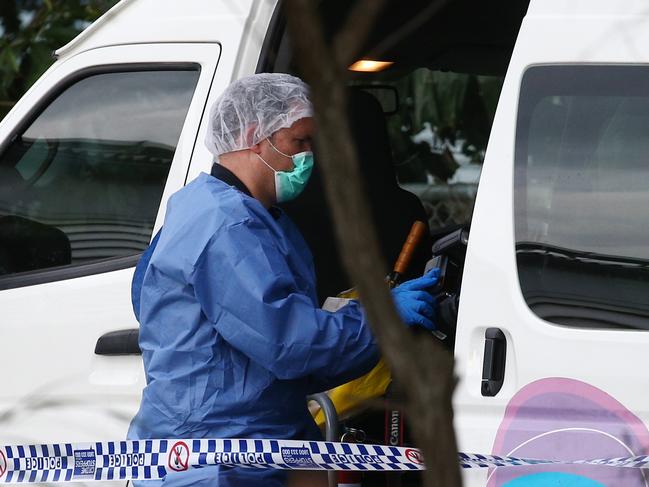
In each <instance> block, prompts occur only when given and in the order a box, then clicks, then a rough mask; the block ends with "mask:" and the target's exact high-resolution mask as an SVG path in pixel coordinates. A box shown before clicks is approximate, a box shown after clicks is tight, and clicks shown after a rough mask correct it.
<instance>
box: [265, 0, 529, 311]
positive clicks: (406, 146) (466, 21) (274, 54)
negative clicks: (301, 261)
mask: <svg viewBox="0 0 649 487" xmlns="http://www.w3.org/2000/svg"><path fill="white" fill-rule="evenodd" d="M354 3H355V2H350V1H349V0H322V1H321V2H320V3H319V9H320V13H321V18H322V20H323V26H324V30H325V34H326V35H327V37H328V38H332V37H333V36H334V35H335V33H336V32H337V31H338V30H339V29H340V27H341V26H342V24H343V22H344V20H345V19H346V16H347V14H348V12H349V11H350V9H351V7H352V6H353V5H354ZM528 3H529V0H522V1H516V0H501V1H499V2H475V1H469V0H446V1H442V2H441V3H437V2H431V1H430V0H409V1H407V2H404V1H398V0H387V2H386V5H385V6H384V8H383V10H382V12H381V14H380V16H379V18H378V19H377V21H376V22H375V25H374V28H373V29H372V31H371V33H370V35H369V36H368V39H367V42H366V43H365V45H364V48H363V49H362V52H363V53H364V54H363V55H361V56H359V59H363V58H370V59H374V60H380V61H390V62H392V63H393V64H392V65H391V66H389V67H388V68H387V69H384V70H382V71H379V72H350V78H349V80H350V81H349V85H350V97H349V98H350V102H349V103H350V119H351V120H350V121H351V122H352V129H353V132H354V133H353V136H354V138H355V140H356V142H357V147H358V156H359V162H360V164H361V166H362V168H363V169H364V171H363V174H364V175H365V177H366V179H367V181H366V183H367V186H368V187H369V188H370V189H369V197H370V201H371V204H372V210H373V214H374V220H375V223H376V224H377V229H378V233H379V236H380V238H381V240H382V242H381V245H382V250H383V254H384V257H385V262H384V263H381V264H380V265H382V266H384V267H385V269H386V273H387V272H389V270H390V268H391V265H392V264H393V263H394V261H395V260H396V257H397V256H398V253H399V250H400V249H401V245H402V243H403V241H404V240H405V238H406V236H407V233H408V229H409V228H410V225H411V224H412V221H411V220H412V219H418V218H420V215H424V218H427V220H428V221H427V223H428V226H429V228H430V232H431V238H430V239H429V240H428V241H427V242H426V244H425V248H423V249H420V252H419V255H417V256H416V258H415V259H414V260H413V263H412V265H411V275H409V276H407V277H415V276H417V275H420V274H421V272H422V271H423V266H424V264H425V262H426V260H427V259H428V258H430V255H431V252H430V249H431V244H432V242H434V241H435V240H437V239H439V238H441V237H442V236H444V235H446V234H448V233H450V232H452V231H454V230H456V229H458V228H460V227H468V226H469V224H470V215H471V212H472V209H473V201H474V198H475V192H476V190H477V178H478V177H479V170H480V169H479V168H481V163H482V158H483V156H484V149H485V148H486V142H487V140H488V137H489V131H490V129H491V123H492V122H493V115H494V113H495V106H496V103H497V99H498V96H499V93H500V88H501V86H502V81H503V78H504V75H505V72H506V69H507V65H508V64H509V60H510V57H511V54H512V50H513V47H514V42H515V40H516V36H517V34H518V30H519V28H520V25H521V22H522V19H523V17H524V15H525V12H526V11H527V7H528ZM283 15H284V13H283V11H282V8H281V5H280V7H279V8H278V9H277V11H276V13H275V15H274V18H273V21H272V22H271V28H270V31H269V34H268V35H267V37H266V40H265V43H264V48H263V49H262V54H261V57H260V60H259V64H258V67H257V71H259V72H263V71H266V72H289V73H295V74H298V75H299V72H298V69H297V66H296V62H295V59H294V58H293V55H292V50H291V41H290V39H289V36H288V33H287V29H286V23H285V20H284V17H283ZM413 19H416V21H415V22H413ZM395 33H397V35H394V34H395ZM386 39H390V42H385V41H386ZM395 39H396V41H395ZM372 85H374V86H375V87H377V89H378V94H377V93H375V92H376V90H374V89H368V88H370V87H372ZM385 88H391V89H392V90H394V93H396V98H397V100H396V108H395V107H393V106H391V107H390V108H387V106H386V102H385V98H386V97H382V96H381V93H383V94H386V93H387V94H388V95H390V96H391V92H390V91H389V90H386V89H385ZM359 89H360V90H362V91H365V92H366V94H367V93H370V94H374V95H376V98H377V99H378V103H374V104H373V103H372V102H371V101H370V100H367V95H366V94H365V95H360V96H359V95H358V94H357V92H358V91H359ZM390 96H388V97H387V98H390ZM359 98H360V99H359ZM377 99H375V100H374V101H375V102H377ZM374 105H378V106H382V107H383V111H382V113H381V110H380V108H379V109H378V113H379V117H378V118H380V119H381V120H380V121H379V122H377V120H376V118H377V116H376V106H374ZM359 107H365V108H364V109H363V113H361V114H359V113H352V112H353V111H356V112H358V111H359ZM395 112H396V113H395ZM426 114H430V115H426ZM441 119H444V121H442V120H441ZM431 130H432V132H433V134H434V135H433V138H432V139H431V138H430V137H428V138H426V136H427V134H430V132H431ZM386 131H387V134H388V136H387V137H386ZM372 132H373V133H372ZM466 134H469V135H468V136H467V135H466ZM472 134H473V135H472ZM418 137H419V139H418ZM458 138H462V139H467V140H466V141H464V144H463V145H462V144H461V143H460V142H459V141H458V140H457V139H458ZM382 139H386V144H385V145H384V146H381V144H378V145H379V146H381V147H372V148H370V147H369V146H370V145H374V144H372V143H371V142H369V141H377V140H382ZM413 141H414V142H413ZM422 141H424V142H428V144H429V145H430V150H429V148H428V146H427V145H426V144H424V143H423V142H422ZM432 141H436V142H434V143H433V142H432ZM440 141H443V144H447V145H449V144H451V145H449V147H451V146H452V145H453V144H455V146H453V147H457V148H458V149H457V150H455V149H454V151H449V150H448V148H443V147H442V146H440V145H439V142H440ZM435 144H437V146H435ZM443 144H442V145H443ZM424 146H425V147H424ZM461 146H462V147H461ZM471 151H473V152H471ZM453 154H455V156H454V155H453ZM316 159H317V148H316ZM465 160H466V162H468V163H467V164H465V162H464V161H465ZM460 166H462V167H460ZM475 167H477V168H478V169H477V176H476V177H475V178H474V180H471V178H469V179H467V178H463V177H459V176H458V174H460V173H462V171H464V172H467V171H468V170H469V169H474V168H475ZM458 168H459V169H460V172H458V171H457V170H458ZM454 174H455V176H454ZM388 180H391V182H392V184H388V183H386V181H388ZM408 192H410V194H409V195H406V194H404V193H408ZM413 193H414V194H415V195H416V196H417V197H418V199H419V201H416V200H417V198H412V194H413ZM438 194H440V195H441V194H443V195H445V196H443V197H442V196H439V195H438ZM431 195H432V196H431ZM458 195H459V196H458ZM409 197H410V198H409ZM413 199H414V200H415V201H412V200H413ZM451 200H453V201H456V202H457V201H458V200H462V201H464V203H463V204H464V208H463V209H461V210H458V208H456V207H453V208H451V206H452V205H451V203H450V202H451ZM453 204H455V203H453ZM456 206H457V205H456ZM285 210H286V211H287V213H288V214H289V215H290V216H291V217H292V218H293V220H294V221H295V222H296V224H297V225H298V227H300V229H301V231H302V233H303V234H304V237H305V239H306V241H307V243H308V244H309V246H310V248H311V250H312V252H313V254H314V261H315V267H316V273H317V274H318V293H319V298H320V300H321V301H322V300H324V298H325V297H326V296H332V295H336V293H338V292H340V291H342V290H344V289H347V288H348V287H350V286H351V285H352V283H350V282H349V280H348V279H347V277H346V274H345V272H344V270H343V264H342V260H341V258H340V255H339V254H338V252H337V251H336V249H335V245H334V243H335V235H334V232H333V229H332V228H333V225H332V218H331V215H330V213H329V209H328V206H327V203H326V201H325V198H324V190H323V187H322V180H321V176H320V174H319V172H318V171H317V164H316V170H315V171H314V175H313V176H312V180H311V182H310V183H309V185H308V187H307V189H306V190H305V194H304V195H303V196H302V197H301V198H299V199H298V200H297V201H296V202H293V203H289V204H286V205H285ZM399 214H401V215H403V218H402V220H403V221H401V222H399V221H398V220H399V217H398V216H399ZM458 281H459V279H458ZM458 291H459V290H458Z"/></svg>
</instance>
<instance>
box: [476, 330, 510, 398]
mask: <svg viewBox="0 0 649 487" xmlns="http://www.w3.org/2000/svg"><path fill="white" fill-rule="evenodd" d="M506 357H507V338H505V334H504V333H503V332H502V330H500V328H487V330H486V331H485V343H484V362H483V363H482V387H481V392H482V395H483V396H495V395H496V394H498V391H500V389H501V388H502V386H503V382H504V381H505V359H506Z"/></svg>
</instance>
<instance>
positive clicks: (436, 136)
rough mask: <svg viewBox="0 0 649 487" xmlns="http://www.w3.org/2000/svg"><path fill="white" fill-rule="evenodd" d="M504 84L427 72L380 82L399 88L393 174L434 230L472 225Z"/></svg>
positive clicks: (498, 79) (391, 118)
mask: <svg viewBox="0 0 649 487" xmlns="http://www.w3.org/2000/svg"><path fill="white" fill-rule="evenodd" d="M502 82H503V78H502V76H483V75H475V74H467V73H453V72H448V71H446V72H444V71H434V70H430V69H427V68H419V69H416V70H414V71H411V72H409V73H406V74H404V75H402V76H401V77H399V78H397V79H396V80H390V81H387V82H385V81H378V82H377V83H379V84H381V83H386V84H388V86H393V87H394V88H396V90H397V96H398V108H397V110H396V112H395V113H394V114H389V113H388V114H386V122H387V124H388V134H389V136H390V143H391V146H392V151H393V154H394V155H393V157H394V164H395V172H396V175H397V179H398V181H399V184H400V185H401V187H402V188H404V189H406V190H408V191H410V192H412V193H414V194H415V195H417V196H418V197H419V199H420V200H421V202H422V204H423V205H424V208H425V209H426V213H427V215H428V223H429V227H430V228H431V230H432V231H433V232H435V231H436V230H440V229H444V228H448V227H452V226H456V225H460V224H469V223H470V222H471V215H472V212H473V204H474V202H475V197H476V193H477V189H478V182H479V179H480V172H481V170H482V162H483V160H484V156H485V150H486V148H487V141H488V140H489V133H490V131H491V125H492V123H493V118H494V115H495V112H496V105H497V103H498V97H499V95H500V90H501V88H502ZM379 93H380V92H379Z"/></svg>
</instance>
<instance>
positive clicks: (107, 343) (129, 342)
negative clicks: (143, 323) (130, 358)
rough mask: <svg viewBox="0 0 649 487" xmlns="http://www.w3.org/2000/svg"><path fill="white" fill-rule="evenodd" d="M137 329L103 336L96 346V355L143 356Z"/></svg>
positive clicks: (118, 331)
mask: <svg viewBox="0 0 649 487" xmlns="http://www.w3.org/2000/svg"><path fill="white" fill-rule="evenodd" d="M139 335H140V331H139V330H138V329H137V328H130V329H128V330H117V331H110V332H108V333H105V334H103V335H102V336H100V337H99V340H97V344H96V345H95V354H96V355H142V351H141V350H140V345H139V344H138V337H139Z"/></svg>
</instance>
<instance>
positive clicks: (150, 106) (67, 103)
mask: <svg viewBox="0 0 649 487" xmlns="http://www.w3.org/2000/svg"><path fill="white" fill-rule="evenodd" d="M198 75H199V73H198V70H173V71H172V70H167V71H133V72H119V73H108V74H96V75H93V76H89V77H86V78H84V79H81V80H80V81H78V82H76V83H74V84H72V85H71V86H69V87H68V88H67V89H65V90H64V91H63V92H62V93H60V94H59V95H58V96H57V97H56V98H55V99H54V100H53V101H52V102H51V103H50V104H49V105H48V106H47V107H46V108H45V109H44V110H43V111H42V112H41V113H40V115H38V117H37V118H36V119H35V120H34V121H33V122H32V123H31V125H30V126H29V127H28V128H27V129H26V130H25V131H24V132H23V133H22V134H20V135H19V136H17V137H16V138H15V139H14V140H13V142H12V143H11V144H10V146H9V147H8V149H7V150H6V151H5V153H4V154H3V155H2V156H1V157H0V276H1V275H10V274H15V273H20V272H26V271H35V270H39V269H43V268H51V267H60V266H77V265H81V264H86V263H91V262H94V261H99V260H104V259H110V258H114V257H123V256H128V255H133V254H137V253H139V252H141V251H142V250H143V249H145V248H146V246H147V245H148V241H149V239H150V236H151V231H152V229H153V224H154V220H155V217H156V214H157V211H158V206H159V204H160V198H161V196H162V191H163V188H164V185H165V182H166V179H167V174H168V172H169V167H170V164H171V161H172V159H173V155H174V151H175V149H176V144H177V143H178V138H179V136H180V131H181V129H182V126H183V122H184V120H185V116H186V114H187V110H188V108H189V104H190V101H191V98H192V95H193V92H194V89H195V87H196V83H197V81H198Z"/></svg>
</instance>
